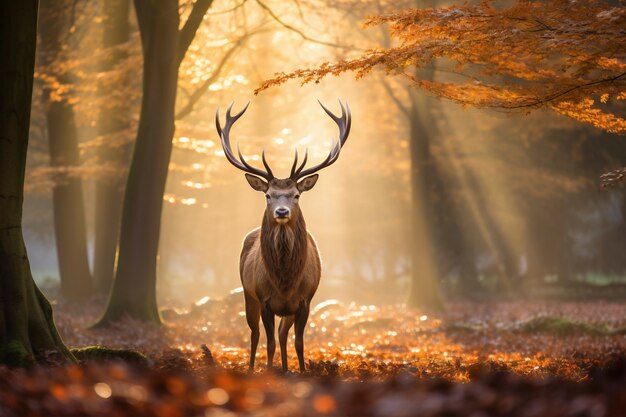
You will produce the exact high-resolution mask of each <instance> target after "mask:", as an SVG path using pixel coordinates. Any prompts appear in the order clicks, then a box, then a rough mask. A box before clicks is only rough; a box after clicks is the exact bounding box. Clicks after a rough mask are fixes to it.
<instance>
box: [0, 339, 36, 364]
mask: <svg viewBox="0 0 626 417" xmlns="http://www.w3.org/2000/svg"><path fill="white" fill-rule="evenodd" d="M32 362H33V357H32V355H31V354H30V353H29V352H28V349H26V347H25V346H24V344H23V343H22V342H20V341H18V340H11V341H10V342H8V343H7V344H6V345H5V346H2V347H0V364H4V365H7V366H10V367H21V366H25V365H28V364H29V363H32Z"/></svg>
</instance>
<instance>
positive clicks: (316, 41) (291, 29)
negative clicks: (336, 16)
mask: <svg viewBox="0 0 626 417" xmlns="http://www.w3.org/2000/svg"><path fill="white" fill-rule="evenodd" d="M256 2H257V4H258V5H259V6H261V8H262V9H263V10H265V11H266V12H267V14H269V15H270V17H271V18H272V19H274V20H275V21H276V22H277V23H278V24H279V25H281V26H282V27H284V28H285V29H287V30H290V31H292V32H295V33H297V34H298V35H300V37H301V38H302V39H304V40H305V41H309V42H313V43H317V44H320V45H326V46H331V47H333V48H343V49H353V48H350V47H348V46H346V45H340V44H337V43H333V42H326V41H320V40H318V39H313V38H311V37H309V36H307V35H306V34H305V33H304V32H302V31H301V30H300V29H298V28H296V27H294V26H291V25H290V24H289V23H287V22H284V21H283V20H282V19H281V18H280V17H278V16H277V15H276V14H275V13H274V12H273V11H272V9H271V8H270V7H269V6H267V5H266V4H265V3H263V2H262V1H261V0H256Z"/></svg>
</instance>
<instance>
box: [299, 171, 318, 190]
mask: <svg viewBox="0 0 626 417" xmlns="http://www.w3.org/2000/svg"><path fill="white" fill-rule="evenodd" d="M319 177H320V176H319V174H314V175H311V176H309V177H306V178H305V179H303V180H302V181H300V182H299V183H298V191H300V192H301V193H303V192H305V191H309V190H310V189H311V188H313V186H314V185H315V183H316V182H317V179H318V178H319Z"/></svg>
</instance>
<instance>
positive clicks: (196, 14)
mask: <svg viewBox="0 0 626 417" xmlns="http://www.w3.org/2000/svg"><path fill="white" fill-rule="evenodd" d="M137 2H138V0H136V1H135V3H137ZM212 4H213V0H197V1H196V2H195V4H194V5H193V8H192V9H191V12H190V13H189V17H188V18H187V21H186V22H185V25H184V26H183V28H182V29H181V30H180V33H179V37H178V65H180V63H181V62H182V60H183V58H184V57H185V54H186V53H187V49H189V45H191V42H192V41H193V38H194V37H195V36H196V32H197V31H198V28H199V27H200V23H202V19H203V18H204V15H205V13H206V12H207V10H209V7H211V5H212Z"/></svg>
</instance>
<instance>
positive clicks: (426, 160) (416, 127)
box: [408, 98, 443, 311]
mask: <svg viewBox="0 0 626 417" xmlns="http://www.w3.org/2000/svg"><path fill="white" fill-rule="evenodd" d="M424 111H426V110H425V108H420V107H419V106H418V103H417V99H416V98H414V99H413V100H412V103H411V108H410V115H409V123H410V146H409V151H410V156H411V198H412V203H411V242H410V245H411V248H410V253H411V264H412V268H411V271H412V272H411V283H412V285H411V290H410V294H409V300H408V303H409V305H411V306H413V307H419V308H423V309H426V310H431V311H441V310H443V304H442V301H441V296H440V294H439V289H438V281H439V278H440V274H441V271H440V270H439V267H438V254H437V253H436V248H437V246H438V245H437V236H436V233H435V230H433V229H434V228H433V223H434V222H433V219H434V217H435V213H434V210H433V208H434V202H433V198H432V195H433V193H432V190H431V187H432V181H433V178H432V175H431V174H432V170H433V167H432V164H433V161H432V158H431V154H430V139H431V138H430V134H429V132H428V130H427V128H426V124H425V121H424V120H425V119H427V117H425V115H424V114H420V112H424Z"/></svg>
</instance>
